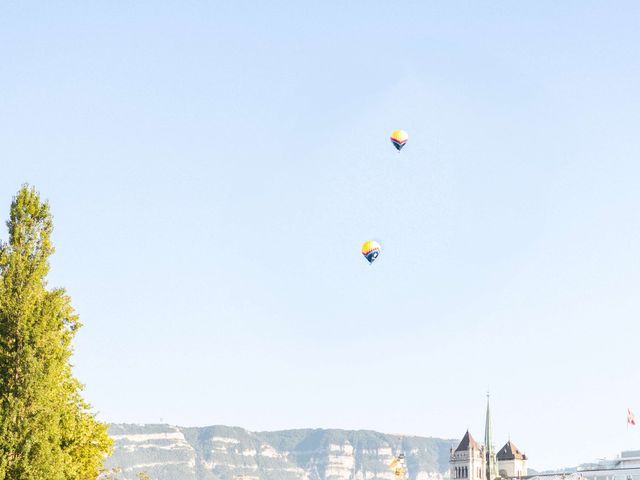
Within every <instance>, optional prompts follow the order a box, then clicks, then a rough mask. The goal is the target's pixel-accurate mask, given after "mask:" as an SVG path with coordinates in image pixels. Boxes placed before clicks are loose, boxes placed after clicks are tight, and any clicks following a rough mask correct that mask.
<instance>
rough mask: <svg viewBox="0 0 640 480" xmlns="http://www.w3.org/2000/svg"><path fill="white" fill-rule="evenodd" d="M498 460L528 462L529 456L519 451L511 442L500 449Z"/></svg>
mask: <svg viewBox="0 0 640 480" xmlns="http://www.w3.org/2000/svg"><path fill="white" fill-rule="evenodd" d="M496 458H497V459H498V460H516V459H517V460H526V459H527V456H526V455H525V454H524V453H522V452H521V451H520V450H518V447H516V446H515V445H514V444H513V443H511V440H509V441H508V442H507V443H506V444H505V446H504V447H502V448H501V449H500V451H499V452H498V454H497V455H496Z"/></svg>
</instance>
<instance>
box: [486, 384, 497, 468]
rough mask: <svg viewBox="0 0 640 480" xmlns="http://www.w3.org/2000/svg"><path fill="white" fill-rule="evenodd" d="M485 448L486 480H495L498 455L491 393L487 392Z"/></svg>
mask: <svg viewBox="0 0 640 480" xmlns="http://www.w3.org/2000/svg"><path fill="white" fill-rule="evenodd" d="M484 448H485V452H486V455H487V474H486V480H494V479H495V478H496V477H497V476H498V475H497V472H496V454H495V450H494V447H493V428H492V426H491V410H490V408H489V392H487V417H486V419H485V424H484Z"/></svg>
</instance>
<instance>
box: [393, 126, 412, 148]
mask: <svg viewBox="0 0 640 480" xmlns="http://www.w3.org/2000/svg"><path fill="white" fill-rule="evenodd" d="M407 140H409V135H408V134H407V132H405V131H404V130H396V131H395V132H393V133H392V134H391V143H393V146H394V147H396V148H397V149H398V151H400V150H402V147H404V145H405V144H406V143H407Z"/></svg>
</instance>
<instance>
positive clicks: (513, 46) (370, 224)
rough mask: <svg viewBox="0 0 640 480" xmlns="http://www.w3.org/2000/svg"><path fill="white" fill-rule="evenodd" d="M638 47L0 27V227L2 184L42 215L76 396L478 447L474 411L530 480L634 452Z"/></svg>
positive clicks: (184, 416)
mask: <svg viewBox="0 0 640 480" xmlns="http://www.w3.org/2000/svg"><path fill="white" fill-rule="evenodd" d="M638 25H640V4H638V3H637V2H632V1H629V2H621V1H620V2H595V1H571V2H569V1H565V2H557V1H537V2H528V3H525V2H506V1H505V2H445V1H443V2H426V1H413V2H404V3H394V4H392V3H389V2H372V1H367V2H293V1H288V2H283V1H281V2H275V1H273V2H193V1H190V2H151V1H140V2H136V3H135V5H134V4H133V3H132V2H102V3H98V2H69V3H65V2H46V3H45V2H37V3H36V2H33V3H29V2H3V3H2V4H0V54H1V58H2V62H1V64H0V162H1V167H2V169H1V175H0V207H1V208H2V211H3V212H4V213H2V217H5V218H6V215H7V212H8V207H9V203H10V200H11V196H12V195H13V194H14V193H15V192H16V190H17V189H18V188H19V186H20V184H22V183H23V182H29V183H31V184H33V185H35V186H36V187H37V188H38V189H39V190H40V191H41V193H42V195H43V196H44V197H46V198H48V199H49V200H50V202H51V204H52V208H53V212H54V215H55V225H56V230H55V241H56V245H57V253H56V255H55V257H54V259H53V261H52V266H53V271H52V274H51V284H52V285H62V286H65V287H66V288H67V289H68V291H69V293H70V294H71V296H72V298H73V301H74V305H75V306H76V308H77V310H78V312H79V313H80V315H81V318H82V320H83V322H84V323H85V327H84V329H83V330H82V331H81V333H80V334H79V335H78V337H77V341H76V344H75V345H76V355H75V359H74V360H75V363H76V365H77V366H76V373H77V375H78V376H79V377H80V379H81V380H82V381H84V382H85V383H86V385H87V388H86V397H87V398H88V399H89V400H90V401H91V402H92V404H93V405H94V406H95V407H96V409H97V410H99V411H100V416H101V418H103V419H105V420H108V421H113V422H158V421H159V420H160V418H162V419H163V420H164V421H165V422H170V423H174V424H180V425H208V424H219V423H222V424H231V425H240V426H243V427H246V428H249V429H284V428H292V427H340V428H370V429H376V430H382V431H386V432H398V433H400V432H405V433H410V434H418V435H432V436H440V437H460V436H461V435H462V434H463V433H464V430H465V429H466V428H467V427H469V428H471V430H472V433H473V434H474V435H475V436H476V437H482V434H483V421H484V408H485V398H484V395H485V392H486V390H487V388H490V389H491V391H492V394H493V414H494V428H495V434H496V439H495V442H496V444H497V446H500V445H501V444H502V443H503V442H505V441H506V440H507V436H508V434H509V433H510V434H511V437H512V439H513V440H514V441H515V442H516V444H517V445H518V446H519V447H521V448H522V449H523V450H524V451H525V452H526V453H527V454H528V455H529V456H530V458H531V462H530V463H531V465H532V466H533V467H537V468H549V467H554V466H563V465H571V464H575V463H578V462H582V461H589V460H592V459H594V458H595V457H598V456H603V455H612V454H614V453H616V451H618V450H619V449H621V448H623V447H629V446H635V447H640V435H638V436H635V437H634V438H628V437H626V436H625V410H626V407H627V406H631V407H635V409H636V410H638V413H640V381H639V372H638V364H639V362H638V356H637V351H638V348H637V346H638V338H640V326H639V325H640V324H639V322H638V319H639V318H640V297H639V295H638V291H639V290H638V288H639V286H640V261H639V258H640V256H639V253H640V214H639V207H640V190H639V189H638V178H640V162H638V156H639V154H640V139H639V135H638V125H639V121H640V89H639V88H638V86H639V85H640V63H639V62H638V58H640V57H639V55H640V29H639V28H638ZM397 128H403V129H405V130H407V131H408V132H409V134H410V140H409V143H408V145H407V146H406V147H405V149H404V150H403V151H402V152H401V153H400V154H398V153H397V152H396V151H395V149H394V148H393V147H392V145H391V144H390V143H389V141H388V136H389V133H390V132H391V131H392V130H394V129H397ZM2 205H4V207H2ZM2 238H6V233H3V234H2ZM367 239H375V240H378V241H380V242H381V244H382V247H383V255H382V256H381V257H380V258H379V259H378V261H377V262H376V263H375V264H374V265H373V266H371V267H370V266H369V265H367V264H366V262H365V260H364V259H363V258H362V256H361V255H360V252H359V248H360V244H361V243H362V242H363V241H365V240H367Z"/></svg>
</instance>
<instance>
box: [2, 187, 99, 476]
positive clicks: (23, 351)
mask: <svg viewBox="0 0 640 480" xmlns="http://www.w3.org/2000/svg"><path fill="white" fill-rule="evenodd" d="M7 227H8V229H9V239H8V242H7V243H2V244H0V480H90V479H95V478H96V477H97V476H98V473H99V471H100V469H101V466H102V463H103V460H104V458H105V456H106V455H107V453H108V452H109V451H110V448H111V440H110V439H109V437H108V435H107V431H106V428H107V427H106V425H104V424H102V423H100V422H98V421H97V419H96V418H95V415H94V414H93V413H92V412H91V410H90V406H89V405H88V404H87V403H86V402H85V401H84V400H83V398H82V396H81V390H82V385H81V384H80V383H79V382H78V380H76V379H75V378H74V377H73V374H72V371H71V364H70V357H71V355H72V347H71V342H72V340H73V338H74V336H75V334H76V332H77V330H78V328H80V326H81V324H80V322H79V319H78V316H77V315H76V313H75V312H74V310H73V308H72V307H71V301H70V298H69V296H68V295H67V294H66V293H65V291H64V290H63V289H61V288H48V286H47V282H46V276H47V273H48V272H49V257H50V256H51V254H52V253H53V245H52V243H51V232H52V229H53V221H52V217H51V213H50V209H49V205H48V203H47V202H43V201H41V199H40V196H39V194H38V192H36V191H35V189H33V188H31V187H28V186H23V187H22V188H21V189H20V190H19V192H18V194H17V195H16V197H15V198H14V199H13V202H12V204H11V211H10V216H9V221H8V222H7Z"/></svg>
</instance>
